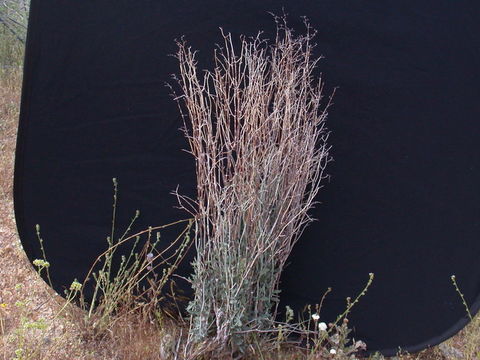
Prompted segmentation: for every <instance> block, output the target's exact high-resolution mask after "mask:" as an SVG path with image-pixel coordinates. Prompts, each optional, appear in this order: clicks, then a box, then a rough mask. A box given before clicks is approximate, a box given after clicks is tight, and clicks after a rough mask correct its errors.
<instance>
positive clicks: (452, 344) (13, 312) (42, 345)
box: [0, 70, 480, 360]
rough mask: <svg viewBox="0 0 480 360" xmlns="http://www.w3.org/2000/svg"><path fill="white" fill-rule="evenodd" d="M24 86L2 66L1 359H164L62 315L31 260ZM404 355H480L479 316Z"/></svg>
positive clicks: (139, 338) (132, 338) (139, 336)
mask: <svg viewBox="0 0 480 360" xmlns="http://www.w3.org/2000/svg"><path fill="white" fill-rule="evenodd" d="M20 88H21V71H20V70H14V71H12V70H8V71H7V70H0V204H1V206H0V259H1V262H0V358H1V359H4V360H6V359H17V360H20V359H22V360H24V359H54V360H56V359H58V360H60V359H127V358H128V359H159V358H162V357H161V349H159V348H158V346H157V343H159V341H158V339H155V337H154V336H151V335H150V336H149V335H147V334H146V333H142V332H139V331H131V332H130V333H125V334H126V335H124V336H125V339H123V342H119V343H118V344H117V345H118V346H117V350H115V349H112V346H106V344H100V343H98V342H92V341H88V339H86V338H85V336H84V334H82V333H81V332H80V331H79V329H78V327H77V326H75V324H74V323H72V321H71V319H68V318H66V317H65V316H63V315H60V314H59V310H60V309H61V308H62V306H63V305H64V300H63V299H62V298H60V297H59V296H58V295H56V294H54V293H53V291H51V290H50V288H49V287H48V286H47V285H46V284H45V283H44V282H43V280H41V279H40V278H39V276H38V275H37V273H36V272H35V270H34V268H33V267H32V265H31V264H30V262H29V261H28V260H27V258H26V256H25V254H24V252H23V250H22V247H21V244H20V241H19V239H18V236H17V232H16V226H15V219H14V213H13V197H12V179H13V163H14V150H15V142H16V130H17V121H18V120H17V119H18V115H19V102H20ZM479 265H480V264H479ZM365 301H366V300H365ZM459 301H460V300H459ZM392 326H393V325H392ZM412 331H414V329H412ZM147 338H148V339H147ZM156 346H157V347H156ZM127 347H128V348H127ZM147 348H148V351H147ZM127 353H128V354H129V355H128V356H127V355H126V354H127ZM282 358H283V356H282ZM291 358H292V359H293V358H299V357H297V356H292V357H291ZM400 358H401V359H449V360H450V359H472V360H473V359H480V320H479V317H478V316H477V318H476V319H475V320H474V321H473V322H472V323H471V324H470V325H469V326H468V327H467V328H466V329H464V330H462V331H461V332H460V333H459V334H458V335H456V336H455V337H453V338H452V339H450V340H449V341H447V342H445V343H443V344H441V345H440V346H437V347H435V348H433V349H429V350H426V351H424V352H422V353H420V354H415V355H410V356H408V355H401V356H399V357H397V359H400Z"/></svg>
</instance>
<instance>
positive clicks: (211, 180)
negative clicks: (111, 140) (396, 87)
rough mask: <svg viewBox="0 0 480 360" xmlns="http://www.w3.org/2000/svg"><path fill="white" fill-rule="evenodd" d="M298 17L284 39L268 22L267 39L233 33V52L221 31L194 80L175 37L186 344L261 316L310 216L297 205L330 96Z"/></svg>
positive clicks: (251, 324) (317, 162) (266, 320)
mask: <svg viewBox="0 0 480 360" xmlns="http://www.w3.org/2000/svg"><path fill="white" fill-rule="evenodd" d="M305 24H306V34H304V35H301V36H295V35H294V33H293V31H292V30H291V29H289V28H288V27H287V25H286V22H285V20H283V21H278V19H277V34H276V38H275V41H274V43H273V44H269V43H268V42H267V41H266V40H264V39H262V37H261V34H260V33H259V34H258V35H257V36H256V37H253V38H246V37H244V36H242V37H241V38H240V47H239V49H236V48H235V46H234V41H233V40H232V36H231V34H225V33H224V32H223V31H222V38H223V44H222V45H221V46H218V47H217V48H216V50H215V53H214V60H215V67H214V70H213V71H204V72H203V75H201V76H200V75H199V73H198V69H197V63H196V59H195V52H194V51H192V50H191V48H190V47H188V46H187V45H186V43H185V41H183V40H182V41H178V42H177V45H178V52H177V54H176V56H177V58H178V61H179V64H180V77H179V78H178V79H177V80H178V82H179V85H180V87H181V89H182V94H181V95H180V96H178V97H177V100H178V101H179V106H180V109H181V111H182V114H183V118H184V128H183V130H184V133H185V136H186V138H187V139H188V142H189V145H190V150H189V152H191V154H192V155H193V156H194V158H195V160H196V176H197V200H196V201H195V202H194V207H195V210H190V211H191V212H193V213H194V215H195V217H196V219H197V221H196V234H195V245H196V251H197V257H196V261H195V262H194V275H193V277H192V286H193V288H194V290H195V298H194V300H193V301H192V302H191V303H190V306H189V312H190V314H191V315H192V325H191V331H190V333H191V336H192V339H193V340H200V339H204V338H205V337H207V336H210V335H214V338H215V340H217V341H218V342H219V343H220V344H227V343H229V342H230V341H231V340H234V341H236V342H238V341H240V340H239V339H236V338H235V334H236V333H237V334H238V332H239V331H244V330H245V329H249V330H253V331H254V330H255V329H264V328H265V327H266V326H268V324H271V321H272V320H273V319H274V317H275V313H276V309H275V306H274V305H275V304H276V302H277V300H278V293H279V290H278V287H279V279H280V274H281V272H282V269H283V267H284V266H285V263H286V260H287V258H288V256H289V254H290V252H291V251H292V248H293V246H294V244H295V243H296V242H297V240H298V239H299V237H300V235H301V233H302V231H303V229H304V228H305V226H306V225H307V224H308V223H309V222H310V221H312V220H313V219H312V218H311V217H310V216H309V214H308V211H309V209H310V208H312V206H313V205H314V204H315V203H316V201H315V197H316V195H317V193H318V192H319V190H320V188H321V181H322V180H323V179H324V178H325V177H326V176H325V174H324V170H325V167H326V165H327V163H328V162H329V161H330V156H329V146H328V145H327V138H328V131H327V129H326V126H325V123H326V118H327V109H328V108H329V106H330V105H331V100H332V97H333V93H334V92H332V95H331V96H330V97H329V101H328V102H327V104H326V105H325V106H322V99H323V98H324V96H323V93H322V91H323V85H324V83H323V81H322V79H321V78H316V77H315V69H316V66H317V63H318V61H319V60H320V59H321V57H319V58H314V57H313V53H312V51H313V48H314V45H313V44H312V39H313V37H314V36H315V32H314V31H313V30H312V29H311V28H310V26H309V25H308V23H307V22H305ZM179 200H180V201H181V203H182V204H184V201H189V203H192V201H191V200H189V199H186V198H185V197H182V196H180V195H179ZM182 206H184V208H185V209H186V208H187V206H186V205H182Z"/></svg>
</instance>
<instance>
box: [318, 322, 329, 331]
mask: <svg viewBox="0 0 480 360" xmlns="http://www.w3.org/2000/svg"><path fill="white" fill-rule="evenodd" d="M318 329H319V330H320V331H326V330H327V324H325V323H324V322H321V323H320V324H318Z"/></svg>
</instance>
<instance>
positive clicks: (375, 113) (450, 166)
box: [15, 0, 480, 355]
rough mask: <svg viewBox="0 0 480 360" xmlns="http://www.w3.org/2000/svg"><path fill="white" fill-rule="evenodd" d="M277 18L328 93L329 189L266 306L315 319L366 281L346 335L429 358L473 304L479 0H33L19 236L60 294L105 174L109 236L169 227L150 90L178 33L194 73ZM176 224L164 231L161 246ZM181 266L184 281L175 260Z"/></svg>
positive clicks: (159, 107)
mask: <svg viewBox="0 0 480 360" xmlns="http://www.w3.org/2000/svg"><path fill="white" fill-rule="evenodd" d="M282 9H284V11H285V12H286V13H288V15H289V16H288V19H289V24H290V26H292V27H293V28H295V29H297V30H298V31H299V32H301V31H303V29H304V28H303V24H302V19H301V16H303V15H306V16H307V17H308V18H309V19H310V22H311V24H312V26H313V27H314V28H316V29H317V30H318V36H317V43H318V46H317V48H316V51H317V54H316V55H317V56H319V55H323V56H325V58H324V59H323V60H321V61H320V63H319V71H321V72H322V74H323V75H322V76H323V78H324V79H325V81H326V89H327V91H331V90H332V89H333V88H334V87H337V86H338V87H339V88H338V90H337V92H336V96H335V100H334V105H333V107H332V108H331V110H330V114H329V119H328V126H329V129H330V130H331V131H332V135H331V137H330V142H331V144H332V145H333V149H332V155H333V157H334V159H335V161H334V162H333V163H331V164H330V166H329V168H328V172H329V174H331V179H330V182H329V183H326V184H325V187H324V188H323V190H322V191H321V193H320V194H319V197H318V200H319V201H321V202H322V203H321V204H319V205H318V206H317V207H316V209H315V210H314V211H313V212H312V213H313V215H314V216H315V217H316V218H317V219H318V221H316V222H315V223H313V224H312V225H311V226H309V227H308V229H307V230H306V232H305V233H304V235H303V237H302V238H301V240H300V242H299V243H298V245H297V246H296V248H295V251H294V253H293V254H292V256H291V259H290V265H289V266H288V268H287V270H286V273H285V275H284V277H283V279H282V298H281V301H282V302H281V306H282V307H283V306H284V305H289V306H291V307H292V308H294V309H296V310H300V309H301V308H302V307H303V306H304V305H305V304H307V303H312V304H314V303H318V302H319V300H320V298H321V296H322V294H323V293H324V291H325V290H326V289H327V287H329V286H330V287H332V288H333V291H332V293H331V294H330V295H329V296H328V297H327V299H326V302H325V304H324V307H323V309H322V312H321V317H322V319H323V320H324V321H331V320H332V319H334V318H335V316H336V315H338V314H339V313H341V312H342V311H343V309H344V307H345V298H346V297H347V296H352V297H353V296H355V295H356V294H358V292H360V290H361V289H362V288H363V286H364V285H365V283H366V281H367V279H368V273H370V272H373V273H375V280H374V282H373V284H372V286H371V288H370V289H369V291H368V293H367V295H366V296H365V297H364V298H362V300H361V302H360V303H359V304H358V305H357V306H356V307H355V308H354V310H353V313H352V314H351V318H350V320H351V321H350V324H351V325H352V326H354V333H353V334H354V336H355V338H356V339H362V340H364V341H365V342H366V343H367V345H368V347H369V349H370V350H372V351H373V350H381V351H383V353H384V354H386V355H391V354H394V353H396V352H397V350H398V348H399V347H401V348H402V349H404V350H408V351H417V350H420V349H423V348H425V347H427V346H431V345H435V344H437V343H439V342H440V341H443V340H445V339H446V338H448V337H449V336H451V335H453V334H454V333H455V332H457V331H458V330H459V329H460V328H461V327H463V326H464V325H465V324H466V323H467V317H466V314H465V310H464V308H463V305H462V303H461V300H460V299H459V297H458V295H457V293H456V292H455V289H454V288H453V286H452V284H451V280H450V276H451V275H452V274H455V275H456V276H457V279H458V282H459V285H460V287H461V289H462V291H463V293H464V294H465V297H466V301H467V303H468V304H469V305H470V306H471V311H472V312H476V311H477V310H478V308H479V306H480V298H479V294H480V264H479V262H478V259H480V241H479V238H480V201H479V200H480V197H479V195H480V193H479V186H478V184H479V183H480V167H479V160H480V147H479V140H480V132H479V127H480V126H479V118H480V102H479V101H478V97H479V95H480V70H479V66H478V65H479V64H480V35H479V34H480V25H479V24H480V3H473V2H469V1H455V2H452V1H447V0H436V1H422V2H417V1H402V2H399V1H373V2H357V1H339V0H322V1H318V0H315V1H313V0H310V1H309V0H296V1H273V0H266V1H251V0H244V1H218V0H208V1H186V0H175V1H168V0H162V1H153V0H151V1H148V0H141V1H138V0H136V1H130V0H129V1H127V0H118V1H115V2H111V1H105V0H100V1H58V0H42V1H40V0H32V6H31V18H30V27H29V31H28V41H27V42H28V44H27V52H26V62H25V77H24V87H23V96H22V108H21V119H20V127H19V135H18V147H17V154H16V169H15V210H16V217H17V223H18V231H19V234H20V237H21V240H22V243H23V245H24V248H25V250H26V252H27V254H28V256H29V257H30V259H32V260H33V259H35V258H39V257H41V252H40V250H39V246H38V241H37V239H36V236H35V224H40V225H41V229H42V236H43V238H44V239H45V250H46V253H47V257H48V260H49V261H50V262H51V263H52V268H51V273H52V279H53V283H54V287H55V288H56V290H57V291H59V292H62V289H63V288H64V287H65V286H68V285H69V284H70V282H71V281H72V280H73V279H74V278H78V279H81V278H82V277H83V276H84V275H85V273H86V271H87V270H88V268H89V266H90V264H91V262H92V261H93V260H94V259H95V258H96V256H97V255H98V254H99V253H100V252H101V251H103V250H104V249H105V245H106V242H105V238H106V236H108V234H109V233H110V226H111V224H110V220H111V211H112V198H111V194H112V178H113V177H116V178H117V179H118V181H119V184H120V192H119V208H118V218H117V224H118V230H117V231H118V233H120V232H121V231H122V230H123V229H124V227H125V226H126V224H127V223H128V222H129V220H130V218H131V216H132V215H133V214H134V212H135V210H136V209H139V210H140V211H141V217H140V219H139V221H138V222H137V223H136V224H135V226H134V229H133V231H136V230H140V229H144V228H145V227H147V226H149V225H152V226H155V225H160V224H164V223H168V222H170V221H174V220H178V219H181V218H185V217H187V216H188V215H187V214H185V213H184V212H182V211H180V210H178V209H175V208H174V206H175V205H176V204H177V201H176V198H175V197H174V196H173V195H171V194H170V192H171V191H172V190H174V189H175V188H176V187H177V185H178V186H179V192H181V193H183V194H186V195H190V196H194V195H195V177H194V162H193V159H192V158H191V157H190V156H189V154H187V153H186V152H183V151H182V149H186V148H187V144H186V142H185V140H184V138H183V135H182V133H181V132H180V131H179V130H178V128H179V127H180V126H181V119H180V115H179V112H178V109H177V105H176V103H175V102H174V101H173V100H172V98H171V97H170V92H169V90H168V89H167V88H166V87H165V86H164V83H165V82H166V81H169V80H170V74H172V73H177V65H178V64H177V62H176V59H175V58H173V57H170V56H168V55H169V54H172V53H174V52H175V51H176V47H175V43H174V39H175V38H179V37H180V36H182V35H185V37H186V40H187V41H188V43H189V44H190V45H192V47H194V48H196V49H199V50H200V52H199V65H200V66H201V67H202V68H207V67H211V65H212V50H213V48H214V44H215V43H216V42H219V41H220V32H219V27H222V28H224V29H225V30H226V31H228V32H232V34H233V35H234V36H238V35H240V34H246V35H255V34H256V33H257V31H259V30H264V31H265V37H269V38H272V37H273V35H274V28H275V24H274V21H273V19H272V16H271V15H270V14H269V13H268V11H272V12H274V13H276V14H282V13H283V10H282ZM178 230H179V229H173V230H172V231H171V232H166V233H165V236H164V241H165V242H167V243H168V241H171V238H172V236H173V234H175V233H176V231H178ZM193 256H194V254H193V253H191V254H190V255H189V258H188V259H187V261H186V262H185V263H184V264H183V265H182V267H181V268H180V272H181V273H182V274H183V275H185V276H188V274H189V272H190V266H189V261H191V260H192V258H193Z"/></svg>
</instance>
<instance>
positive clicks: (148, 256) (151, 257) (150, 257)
mask: <svg viewBox="0 0 480 360" xmlns="http://www.w3.org/2000/svg"><path fill="white" fill-rule="evenodd" d="M152 260H153V254H152V253H148V254H147V261H148V262H151V261H152Z"/></svg>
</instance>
